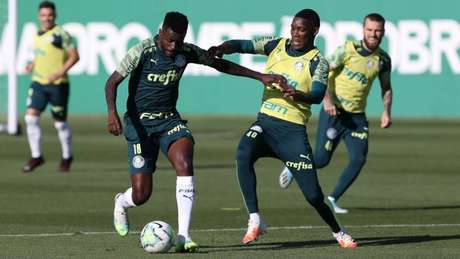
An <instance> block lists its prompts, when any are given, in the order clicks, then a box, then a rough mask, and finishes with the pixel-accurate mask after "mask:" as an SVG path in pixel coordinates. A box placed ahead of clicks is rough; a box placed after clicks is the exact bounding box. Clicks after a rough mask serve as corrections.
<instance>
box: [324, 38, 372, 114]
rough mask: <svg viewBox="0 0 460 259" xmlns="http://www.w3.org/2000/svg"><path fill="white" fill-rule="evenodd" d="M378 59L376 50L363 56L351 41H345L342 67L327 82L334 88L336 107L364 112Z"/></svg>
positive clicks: (354, 111) (353, 111)
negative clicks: (334, 76) (338, 72)
mask: <svg viewBox="0 0 460 259" xmlns="http://www.w3.org/2000/svg"><path fill="white" fill-rule="evenodd" d="M380 61H381V56H380V55H379V51H378V50H377V51H375V52H374V53H372V54H371V55H369V56H367V57H364V56H361V55H360V54H359V53H358V52H357V51H356V49H355V46H354V44H353V42H352V41H348V42H346V44H345V57H344V60H343V68H342V70H341V71H340V74H339V75H337V77H336V78H335V79H334V78H329V79H330V80H329V82H328V84H329V87H330V88H331V89H334V92H335V98H334V99H335V100H334V102H335V104H336V105H337V107H339V108H342V109H344V110H346V111H348V112H352V113H361V112H364V110H365V109H366V104H367V96H368V95H369V91H370V89H371V86H372V82H374V79H375V78H376V77H377V76H378V75H379V73H380Z"/></svg>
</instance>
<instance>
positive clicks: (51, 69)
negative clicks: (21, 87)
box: [32, 25, 75, 85]
mask: <svg viewBox="0 0 460 259" xmlns="http://www.w3.org/2000/svg"><path fill="white" fill-rule="evenodd" d="M74 48H75V43H74V42H73V41H72V38H71V37H70V35H69V34H68V33H67V32H66V31H64V29H63V28H62V27H61V26H59V25H55V26H54V27H53V28H52V29H51V30H48V31H46V32H41V31H39V32H37V34H36V35H35V38H34V44H33V49H34V69H33V73H32V80H33V81H36V82H38V83H40V84H49V83H50V82H49V80H48V77H49V76H51V75H52V74H54V73H56V72H57V71H59V70H60V69H61V68H62V67H63V66H64V63H65V61H66V60H67V57H68V56H67V51H68V50H70V49H74ZM68 81H69V79H68V77H67V74H66V75H64V76H63V77H61V78H59V79H57V80H56V81H54V82H53V84H56V85H57V84H61V83H67V82H68Z"/></svg>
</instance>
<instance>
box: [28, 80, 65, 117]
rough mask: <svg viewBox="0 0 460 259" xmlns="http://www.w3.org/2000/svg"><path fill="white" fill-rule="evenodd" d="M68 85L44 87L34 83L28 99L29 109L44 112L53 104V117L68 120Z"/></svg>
mask: <svg viewBox="0 0 460 259" xmlns="http://www.w3.org/2000/svg"><path fill="white" fill-rule="evenodd" d="M69 89H70V86H69V84H68V83H64V84H59V85H42V84H39V83H37V82H32V84H31V85H30V88H29V93H28V97H27V102H26V103H27V108H33V109H37V110H39V111H40V112H43V111H44V110H45V108H46V106H47V105H48V103H50V104H51V115H52V116H53V118H54V119H56V120H62V121H64V120H66V119H67V108H68V103H69Z"/></svg>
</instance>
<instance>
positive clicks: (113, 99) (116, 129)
mask: <svg viewBox="0 0 460 259" xmlns="http://www.w3.org/2000/svg"><path fill="white" fill-rule="evenodd" d="M123 79H125V78H124V77H123V76H122V75H121V74H120V73H118V72H117V71H115V72H113V73H112V75H110V77H109V79H107V82H106V83H105V101H106V103H107V112H108V117H107V131H108V132H109V133H110V134H113V135H115V136H118V135H120V134H121V133H122V132H123V127H122V125H121V121H120V116H118V111H117V89H118V85H120V83H121V82H122V81H123Z"/></svg>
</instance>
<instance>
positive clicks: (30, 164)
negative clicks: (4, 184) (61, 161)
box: [22, 156, 45, 173]
mask: <svg viewBox="0 0 460 259" xmlns="http://www.w3.org/2000/svg"><path fill="white" fill-rule="evenodd" d="M44 163H45V159H43V157H42V156H40V157H37V158H33V157H32V158H31V159H29V161H27V164H26V165H25V166H24V167H23V168H22V171H23V172H24V173H30V172H32V171H33V170H35V168H37V167H39V166H41V165H43V164H44Z"/></svg>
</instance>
